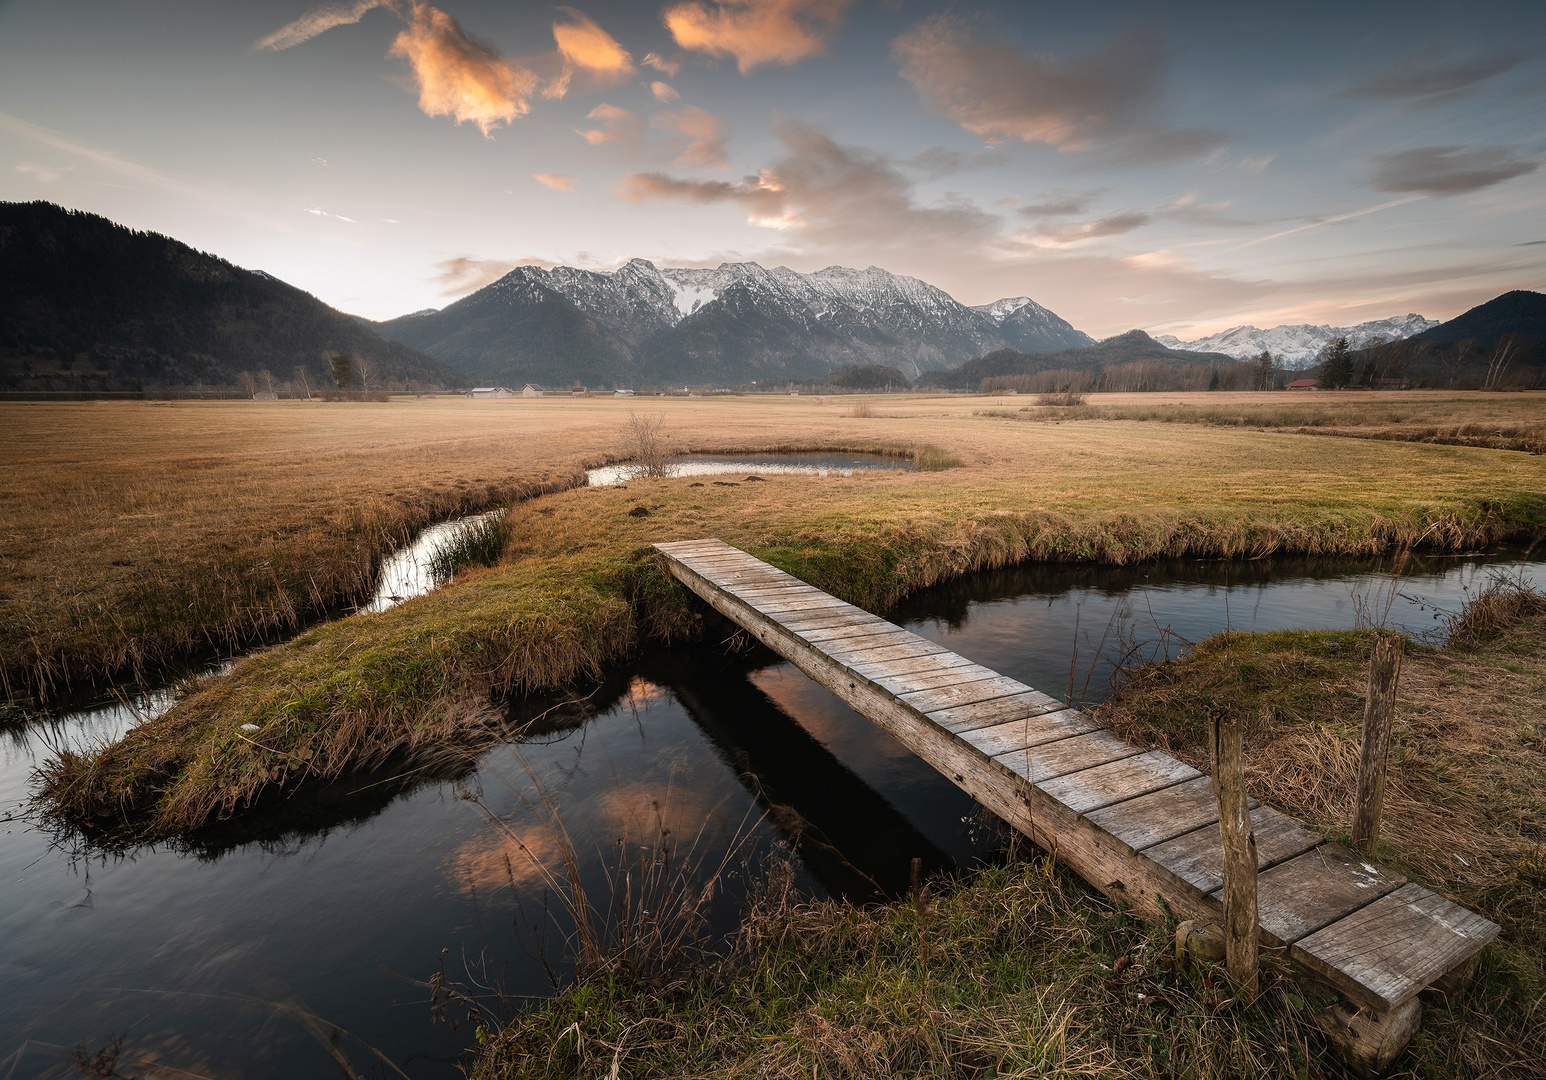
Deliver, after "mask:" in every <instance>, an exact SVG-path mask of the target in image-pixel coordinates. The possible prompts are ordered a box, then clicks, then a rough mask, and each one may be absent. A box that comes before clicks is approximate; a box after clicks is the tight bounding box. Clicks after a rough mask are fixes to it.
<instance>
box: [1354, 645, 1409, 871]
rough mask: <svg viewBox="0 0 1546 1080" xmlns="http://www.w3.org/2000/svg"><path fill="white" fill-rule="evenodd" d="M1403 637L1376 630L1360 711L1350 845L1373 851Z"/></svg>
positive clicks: (1382, 799)
mask: <svg viewBox="0 0 1546 1080" xmlns="http://www.w3.org/2000/svg"><path fill="white" fill-rule="evenodd" d="M1405 649H1406V638H1404V637H1402V636H1401V635H1400V634H1389V635H1387V634H1376V635H1375V638H1374V651H1373V652H1372V653H1371V654H1370V656H1369V700H1368V703H1367V704H1366V705H1365V706H1364V712H1363V752H1362V755H1361V756H1360V758H1359V762H1358V798H1357V802H1356V803H1355V804H1354V807H1353V846H1354V847H1356V848H1358V850H1359V851H1361V852H1363V853H1364V854H1365V855H1373V854H1374V848H1375V845H1376V844H1378V843H1379V839H1380V815H1381V812H1382V811H1383V809H1384V803H1385V758H1386V756H1387V755H1388V754H1389V752H1390V729H1391V725H1392V724H1393V723H1394V722H1395V718H1396V683H1397V681H1399V680H1400V678H1401V654H1402V653H1403V652H1404V651H1405Z"/></svg>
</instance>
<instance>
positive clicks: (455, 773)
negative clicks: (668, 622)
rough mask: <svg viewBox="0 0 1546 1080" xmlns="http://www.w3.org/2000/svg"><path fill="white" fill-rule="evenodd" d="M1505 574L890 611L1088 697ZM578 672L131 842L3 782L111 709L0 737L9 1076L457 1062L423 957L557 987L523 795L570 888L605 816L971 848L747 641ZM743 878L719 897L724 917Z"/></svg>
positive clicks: (1028, 586) (1204, 585)
mask: <svg viewBox="0 0 1546 1080" xmlns="http://www.w3.org/2000/svg"><path fill="white" fill-rule="evenodd" d="M1498 569H1507V570H1510V571H1517V572H1522V573H1524V574H1527V575H1533V577H1534V578H1535V580H1536V581H1538V582H1540V581H1546V563H1543V562H1542V561H1541V559H1540V557H1539V556H1526V555H1523V554H1521V553H1494V554H1491V555H1486V556H1475V557H1467V558H1457V559H1437V558H1430V559H1423V560H1418V561H1416V562H1415V563H1414V564H1413V565H1412V566H1410V567H1408V573H1407V574H1406V576H1404V577H1403V578H1402V579H1400V581H1399V582H1393V579H1392V578H1391V577H1390V576H1389V574H1388V566H1386V567H1381V566H1379V565H1377V564H1375V563H1372V562H1327V561H1316V560H1302V559H1285V560H1258V561H1253V562H1243V563H1214V562H1171V563H1154V564H1146V565H1142V566H1137V567H1126V568H1120V567H1090V566H1058V565H1032V566H1024V567H1017V568H1013V569H1010V570H1005V571H1000V572H993V573H983V574H977V575H973V576H971V577H968V578H965V579H963V580H961V581H958V582H955V583H952V584H950V585H946V586H943V587H940V588H937V589H933V590H929V591H927V592H923V593H920V594H918V595H916V596H915V597H913V598H911V599H910V600H909V601H908V602H907V603H906V605H905V606H904V607H903V608H902V609H901V610H900V611H899V612H897V613H895V617H896V618H897V619H898V620H900V621H903V622H904V623H905V624H906V625H908V626H909V627H910V628H911V629H913V630H914V631H916V632H918V633H920V634H922V635H924V636H926V637H929V638H932V639H935V640H938V641H940V642H942V643H944V644H946V645H947V646H948V647H949V648H951V649H953V650H955V651H957V652H960V653H962V654H964V655H966V656H968V657H970V658H972V659H973V660H976V661H979V662H981V663H984V664H987V665H988V666H990V667H993V668H996V669H997V670H999V671H1001V672H1003V673H1005V674H1008V675H1012V676H1014V677H1016V678H1019V679H1021V680H1023V681H1025V682H1028V683H1030V684H1032V685H1034V686H1038V687H1040V688H1042V689H1045V690H1047V691H1048V692H1050V693H1054V694H1058V695H1066V694H1068V692H1069V688H1070V686H1071V685H1072V688H1073V693H1074V696H1075V697H1081V696H1083V697H1087V698H1089V699H1096V698H1099V697H1100V696H1101V695H1102V694H1104V693H1105V692H1106V689H1107V686H1108V680H1109V677H1110V672H1109V668H1107V667H1106V666H1104V665H1103V664H1102V663H1100V662H1099V661H1098V657H1099V656H1100V655H1102V654H1105V655H1107V656H1109V655H1110V654H1111V653H1112V650H1113V646H1114V644H1115V642H1116V641H1118V640H1120V641H1122V642H1123V643H1125V645H1126V646H1128V647H1140V648H1147V649H1150V650H1161V651H1162V650H1164V649H1166V648H1169V649H1170V650H1172V652H1174V651H1178V650H1179V649H1181V648H1184V645H1185V641H1186V640H1192V641H1195V640H1197V639H1200V638H1202V637H1205V636H1207V635H1208V634H1211V633H1213V632H1215V631H1218V630H1222V629H1225V628H1226V627H1232V628H1234V629H1238V630H1265V629H1273V628H1280V627H1329V628H1337V627H1349V626H1352V625H1354V623H1355V619H1356V618H1357V616H1358V612H1359V611H1360V610H1368V609H1370V608H1371V607H1373V608H1376V609H1378V610H1379V611H1383V610H1384V609H1385V607H1386V605H1387V604H1388V606H1389V613H1388V621H1389V622H1390V623H1392V624H1396V625H1401V626H1403V627H1406V628H1408V629H1411V630H1414V631H1428V630H1431V629H1432V628H1433V627H1434V626H1435V625H1436V620H1435V615H1436V614H1437V613H1442V612H1445V611H1454V610H1456V609H1458V608H1459V607H1460V606H1461V604H1462V603H1463V602H1464V600H1465V597H1466V595H1467V592H1468V591H1475V590H1476V589H1477V588H1478V587H1480V586H1481V584H1483V582H1484V581H1485V578H1486V575H1487V574H1488V573H1490V572H1495V571H1496V570H1498ZM1393 585H1394V587H1392V586H1393ZM1119 631H1120V633H1119ZM1103 638H1104V645H1103V644H1102V639H1103ZM1071 670H1072V672H1073V675H1072V676H1071V675H1070V671H1071ZM582 693H583V694H585V695H586V697H585V698H584V699H583V700H579V701H567V702H566V701H563V700H557V699H555V700H549V701H526V702H522V703H519V704H515V705H511V706H510V707H509V708H508V717H509V720H510V723H511V724H512V729H513V727H514V726H515V725H518V724H520V723H522V722H524V721H525V720H527V719H529V718H532V717H534V716H539V715H542V714H546V715H543V716H542V719H541V721H540V722H539V723H538V724H537V725H536V727H535V728H534V729H533V730H534V731H536V732H539V733H538V734H533V735H530V736H529V737H527V738H525V739H524V741H521V742H509V743H505V744H501V745H499V746H496V747H495V748H494V749H492V750H490V751H488V752H486V753H484V754H483V755H482V756H481V757H479V758H477V759H476V760H469V761H468V762H466V763H465V764H464V765H462V766H459V767H451V768H447V769H445V770H442V771H441V772H438V773H434V774H416V775H410V776H399V775H394V774H393V773H392V772H391V770H388V772H386V773H384V774H382V775H377V776H366V777H358V778H355V779H353V780H351V781H350V782H348V783H347V784H341V785H336V786H334V787H331V788H328V789H325V790H319V791H314V792H308V793H304V794H302V795H298V796H295V797H292V798H287V799H283V800H281V801H279V802H278V803H276V804H275V805H274V806H272V807H270V808H268V809H266V810H264V811H263V812H261V813H258V814H254V815H252V816H250V817H249V818H247V819H244V820H242V821H240V822H238V823H233V824H232V825H231V826H228V827H226V828H224V829H221V830H211V831H209V832H207V833H204V834H201V835H199V836H197V837H194V838H192V839H190V840H188V841H185V842H182V843H179V844H176V845H159V846H155V847H148V848H143V849H140V850H136V851H134V852H132V853H130V854H126V855H110V854H104V853H101V852H88V851H83V850H80V849H79V848H78V847H77V846H75V844H74V842H73V841H72V840H71V838H70V837H68V836H55V835H53V834H51V833H50V832H49V831H48V830H47V829H46V828H44V827H43V826H42V825H41V824H40V823H38V822H36V821H33V820H31V819H30V818H28V817H27V816H26V814H25V809H24V804H25V801H26V798H27V792H28V784H29V775H30V772H31V770H32V769H33V768H34V767H35V766H36V765H37V764H39V763H40V762H41V761H42V760H43V759H44V758H45V757H46V755H47V754H48V753H50V751H51V750H52V749H53V748H55V747H57V746H60V745H64V744H81V743H85V742H90V741H96V740H101V739H105V738H110V737H113V736H115V735H116V734H117V733H119V732H121V731H122V730H124V729H125V728H126V727H127V726H128V725H129V724H131V723H132V722H133V714H132V711H131V710H130V708H128V707H127V706H125V705H117V706H113V707H110V708H101V709H97V710H94V711H85V712H81V713H77V714H73V715H71V716H68V717H63V718H60V719H58V720H56V721H54V722H52V723H48V724H34V725H32V726H30V727H26V728H13V729H10V730H8V731H7V732H4V733H0V882H3V883H4V896H5V903H4V905H3V906H0V1062H4V1063H5V1067H6V1068H7V1069H8V1070H12V1071H11V1072H9V1073H8V1075H11V1076H15V1077H33V1076H53V1075H59V1076H63V1075H70V1069H71V1066H70V1065H69V1062H68V1060H67V1059H68V1055H69V1051H70V1048H72V1047H74V1046H75V1045H76V1044H78V1043H81V1042H83V1041H86V1042H89V1044H90V1045H91V1047H92V1048H95V1047H97V1046H100V1045H101V1043H102V1041H103V1040H104V1039H105V1038H108V1037H110V1036H113V1035H115V1034H126V1036H127V1039H126V1041H125V1043H124V1046H123V1055H122V1058H121V1059H120V1063H121V1065H127V1064H128V1063H129V1062H131V1061H141V1060H146V1059H152V1058H153V1059H155V1060H156V1061H159V1062H162V1063H165V1064H167V1065H171V1066H175V1067H177V1068H180V1069H185V1070H189V1071H191V1072H193V1073H197V1074H199V1075H205V1076H212V1075H220V1076H269V1075H276V1074H283V1075H288V1076H299V1077H309V1076H317V1077H323V1076H327V1077H333V1076H336V1075H337V1074H338V1066H337V1065H336V1064H335V1063H334V1061H333V1059H332V1058H331V1057H330V1052H329V1050H328V1048H327V1046H326V1045H325V1044H326V1043H328V1042H329V1040H330V1038H331V1036H332V1033H333V1028H334V1025H336V1026H337V1027H338V1028H340V1029H341V1030H342V1031H344V1032H346V1033H347V1034H346V1035H341V1036H339V1043H338V1045H339V1046H340V1047H341V1052H342V1053H344V1054H345V1055H346V1056H347V1057H348V1058H349V1059H350V1060H351V1061H352V1062H353V1065H354V1067H355V1068H356V1069H357V1070H359V1071H360V1072H361V1073H362V1074H363V1073H365V1072H369V1071H377V1072H379V1071H380V1066H379V1063H375V1062H373V1060H372V1059H371V1057H370V1055H369V1054H368V1053H367V1052H366V1051H365V1050H364V1049H363V1048H362V1044H369V1046H371V1047H374V1048H375V1049H376V1050H378V1051H379V1052H380V1053H382V1054H383V1055H385V1056H386V1057H387V1058H388V1059H389V1060H390V1061H392V1062H393V1063H394V1064H395V1065H396V1066H397V1067H399V1068H401V1069H402V1070H403V1071H404V1072H406V1073H407V1074H408V1075H410V1076H412V1077H415V1078H419V1077H452V1076H456V1075H459V1074H458V1072H457V1070H456V1066H455V1063H456V1061H457V1060H458V1057H459V1055H461V1054H463V1053H465V1052H466V1050H467V1048H468V1046H469V1034H468V1029H467V1027H466V1026H465V1025H464V1026H463V1027H462V1028H461V1030H460V1031H454V1032H453V1031H452V1030H451V1029H450V1028H449V1027H448V1026H446V1025H445V1024H432V1023H431V1020H430V1007H429V991H428V990H427V989H426V988H425V987H424V985H423V983H424V982H425V981H427V980H428V979H429V977H430V976H431V975H432V974H433V973H434V972H435V971H436V970H437V969H438V968H439V966H440V965H441V963H442V952H443V950H449V951H447V952H445V953H444V963H445V968H446V971H447V973H448V974H449V975H450V976H451V977H453V978H461V979H463V980H465V979H466V972H467V968H468V966H469V965H471V964H473V963H474V961H475V960H476V958H477V957H479V956H480V955H484V954H486V955H487V956H489V957H491V958H492V960H493V962H494V964H495V965H496V966H497V967H498V969H499V972H500V975H499V977H500V979H501V981H502V983H503V986H504V988H505V990H506V992H507V994H510V995H533V996H541V995H544V994H546V993H548V992H550V991H549V982H548V979H547V976H546V973H545V971H544V968H543V965H542V964H541V963H539V962H538V961H537V960H536V959H534V957H533V953H534V952H535V951H537V950H536V947H535V946H534V945H533V941H534V938H533V935H532V933H531V932H530V931H528V930H527V929H523V924H522V915H523V913H524V918H525V919H526V920H527V921H528V922H531V923H535V924H537V925H538V926H540V925H542V924H543V903H544V879H543V875H542V874H541V873H540V872H539V871H538V869H537V868H536V867H535V866H534V865H533V863H532V862H531V861H529V860H528V859H526V858H525V857H524V856H523V853H522V847H521V845H524V846H525V849H526V850H528V851H532V852H535V853H538V854H539V855H540V856H541V858H542V859H543V861H544V863H545V864H551V863H554V862H556V855H557V842H556V840H555V837H554V833H553V831H552V830H551V829H549V828H546V827H545V826H544V824H543V820H544V813H545V811H544V810H543V807H544V802H546V803H547V804H549V805H554V806H557V807H559V808H560V809H561V811H562V813H563V818H564V822H565V825H566V827H567V829H568V831H569V834H570V836H571V838H572V839H573V841H574V849H575V851H576V853H577V856H578V858H579V861H580V863H581V864H582V867H583V871H584V873H585V874H586V875H587V880H588V881H589V882H590V883H591V885H592V886H593V887H594V886H596V885H597V883H598V880H599V879H598V875H599V873H600V872H601V871H602V870H603V869H604V867H605V865H606V864H607V860H608V859H609V858H610V857H611V855H610V853H611V852H613V851H615V850H616V846H615V840H616V838H617V837H619V836H620V835H622V834H624V833H625V832H626V833H627V834H628V835H629V836H631V837H634V838H639V837H641V836H648V835H651V834H652V833H654V832H656V831H657V830H658V829H659V828H660V827H661V826H662V825H665V826H666V827H669V828H672V829H673V830H674V834H675V835H677V836H682V837H689V838H690V837H695V836H698V837H700V838H699V840H698V851H699V854H700V855H703V856H706V857H708V858H709V859H710V860H713V859H717V858H718V857H719V855H720V854H721V853H723V852H724V851H725V850H726V849H728V848H731V847H733V846H735V845H737V844H739V845H741V847H742V854H743V855H744V856H745V857H746V858H748V859H750V860H752V861H753V862H755V860H757V859H758V858H766V857H768V856H770V855H777V854H778V853H780V852H783V851H789V850H791V845H794V846H793V852H794V857H795V861H796V867H797V880H798V882H799V884H800V885H801V887H802V888H805V889H807V890H809V891H811V892H813V893H820V892H828V893H835V894H841V895H848V896H852V897H855V898H858V899H865V898H869V897H873V896H877V895H887V894H896V893H898V892H900V891H902V890H904V889H905V888H906V883H907V877H908V866H909V863H910V860H911V859H913V858H915V857H916V858H921V859H922V860H923V861H924V865H925V867H926V868H927V869H928V870H930V871H942V872H948V871H950V870H952V869H954V868H956V867H965V866H970V865H972V864H973V863H974V862H975V861H976V860H979V859H982V858H986V857H990V856H991V854H992V845H993V839H992V837H991V836H988V835H985V834H984V833H983V831H982V829H981V828H980V827H979V826H978V824H977V822H976V820H975V818H974V809H975V808H974V806H973V804H972V802H971V800H969V799H968V798H967V797H966V796H965V795H964V794H962V793H961V792H960V791H959V790H957V789H956V788H955V787H954V785H952V784H950V783H949V782H948V781H946V780H945V778H944V777H942V776H940V775H939V774H937V773H936V772H934V770H933V769H931V768H930V767H929V766H927V765H924V764H923V763H922V762H921V761H919V760H918V759H917V758H916V757H914V756H913V755H912V754H910V753H909V752H908V751H907V750H905V749H904V748H903V747H902V746H901V745H900V744H898V743H896V742H895V741H894V740H893V739H891V738H890V737H889V736H887V735H885V734H884V733H882V732H881V731H879V729H877V728H875V727H874V726H873V725H871V724H870V723H869V722H868V721H866V720H864V719H863V718H862V717H860V716H858V715H857V714H855V713H854V712H852V711H851V710H850V709H848V708H847V707H846V706H844V705H843V704H842V703H840V702H838V701H837V700H836V699H835V698H833V697H832V696H831V695H830V694H828V693H827V692H826V691H825V690H823V689H822V688H820V687H819V686H817V685H816V684H814V683H812V682H811V681H810V680H808V679H806V678H805V677H804V676H803V675H801V674H800V673H799V672H798V671H796V670H794V669H793V668H792V667H791V666H789V665H788V664H785V663H783V662H782V661H780V660H779V659H778V658H777V657H776V656H773V655H772V654H770V653H767V652H764V651H762V650H760V649H758V650H752V651H747V652H741V653H737V654H733V655H726V654H724V653H722V652H718V651H716V650H714V649H710V648H679V649H672V650H662V651H656V652H651V653H647V654H646V655H643V656H641V657H639V658H638V659H637V660H636V661H635V662H633V663H631V664H630V665H628V666H626V667H623V668H621V669H619V670H617V671H614V672H612V673H611V674H609V676H608V677H607V678H606V679H605V680H604V681H603V682H602V683H601V684H600V685H599V686H596V687H593V688H592V687H586V688H584V689H583V690H582ZM549 710H551V711H549ZM491 819H497V820H498V821H499V822H501V823H502V825H500V826H496V825H495V824H493V823H491ZM700 832H701V836H700ZM689 842H690V841H688V840H683V841H682V843H683V845H684V847H685V846H686V845H687V844H688V843H689ZM741 881H742V879H741V878H740V877H739V876H732V877H731V878H730V879H729V880H728V882H727V890H726V893H725V895H724V896H723V897H721V899H720V900H719V901H718V902H717V903H716V907H715V909H714V911H713V912H712V918H713V921H714V923H715V925H716V926H717V927H718V928H719V929H721V930H724V929H728V927H729V926H730V925H731V923H732V921H733V918H734V913H735V906H736V899H737V890H738V889H739V887H740V883H741ZM548 901H549V903H550V904H551V902H552V893H551V890H550V889H549V890H548ZM549 926H550V934H549V937H548V940H547V950H548V956H549V959H550V960H551V961H553V962H555V963H558V964H560V965H561V962H562V951H563V950H562V941H561V940H558V938H557V934H556V929H555V928H554V925H553V924H551V923H550V924H549ZM355 1040H358V1041H355ZM128 1071H131V1072H139V1071H143V1069H141V1068H139V1067H136V1068H133V1069H131V1070H128ZM169 1075H170V1073H169Z"/></svg>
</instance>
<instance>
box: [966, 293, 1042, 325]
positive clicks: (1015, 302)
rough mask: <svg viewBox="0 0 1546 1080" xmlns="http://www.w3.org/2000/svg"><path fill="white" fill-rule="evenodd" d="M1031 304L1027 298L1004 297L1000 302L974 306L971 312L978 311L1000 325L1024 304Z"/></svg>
mask: <svg viewBox="0 0 1546 1080" xmlns="http://www.w3.org/2000/svg"><path fill="white" fill-rule="evenodd" d="M1030 302H1031V298H1030V297H1029V296H1006V297H1004V299H1002V300H995V301H993V303H991V304H977V305H974V306H973V308H972V310H973V311H980V312H982V313H983V314H984V315H986V316H987V317H988V318H990V319H992V320H993V321H994V322H996V323H1001V322H1003V321H1004V320H1005V319H1007V318H1009V316H1011V315H1013V314H1014V313H1015V312H1017V311H1019V310H1020V309H1021V308H1023V307H1024V306H1025V305H1026V304H1029V303H1030Z"/></svg>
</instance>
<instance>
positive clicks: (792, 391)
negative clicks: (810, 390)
mask: <svg viewBox="0 0 1546 1080" xmlns="http://www.w3.org/2000/svg"><path fill="white" fill-rule="evenodd" d="M789 396H790V397H799V396H800V391H798V390H791V391H789Z"/></svg>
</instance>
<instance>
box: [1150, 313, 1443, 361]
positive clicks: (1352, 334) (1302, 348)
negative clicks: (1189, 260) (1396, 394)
mask: <svg viewBox="0 0 1546 1080" xmlns="http://www.w3.org/2000/svg"><path fill="white" fill-rule="evenodd" d="M1438 325H1439V321H1438V320H1437V319H1428V318H1424V317H1423V316H1421V315H1416V314H1413V315H1396V316H1393V317H1392V318H1389V319H1378V320H1375V321H1372V322H1364V323H1359V324H1358V325H1357V326H1311V325H1309V324H1308V323H1297V324H1293V325H1284V326H1274V327H1273V328H1272V329H1270V330H1260V329H1258V328H1256V327H1254V326H1236V327H1233V328H1231V329H1229V330H1223V331H1220V332H1219V333H1217V334H1213V335H1211V336H1209V337H1205V338H1198V339H1197V340H1195V341H1182V340H1181V339H1180V338H1178V337H1176V336H1175V335H1173V334H1158V335H1156V336H1155V338H1154V340H1155V341H1157V342H1159V343H1160V344H1161V345H1165V346H1168V347H1169V348H1172V349H1190V350H1193V351H1196V352H1217V353H1223V354H1224V355H1226V356H1232V357H1234V358H1235V359H1237V360H1245V359H1249V358H1250V357H1253V356H1260V355H1261V354H1262V352H1263V351H1266V352H1270V353H1271V354H1272V355H1273V358H1274V359H1276V360H1277V361H1278V362H1279V363H1280V364H1288V365H1290V366H1297V365H1300V364H1303V363H1304V362H1306V361H1308V360H1314V359H1315V357H1316V355H1317V354H1318V353H1319V352H1320V351H1321V349H1322V348H1323V347H1324V346H1325V345H1326V343H1327V342H1330V341H1335V340H1336V339H1337V338H1339V337H1345V338H1347V343H1348V346H1349V347H1350V348H1353V349H1365V348H1368V347H1369V346H1370V345H1382V344H1384V343H1385V342H1387V341H1400V340H1402V339H1403V338H1409V337H1414V336H1415V335H1417V334H1421V333H1422V332H1423V331H1425V330H1431V329H1433V328H1434V327H1436V326H1438Z"/></svg>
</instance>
